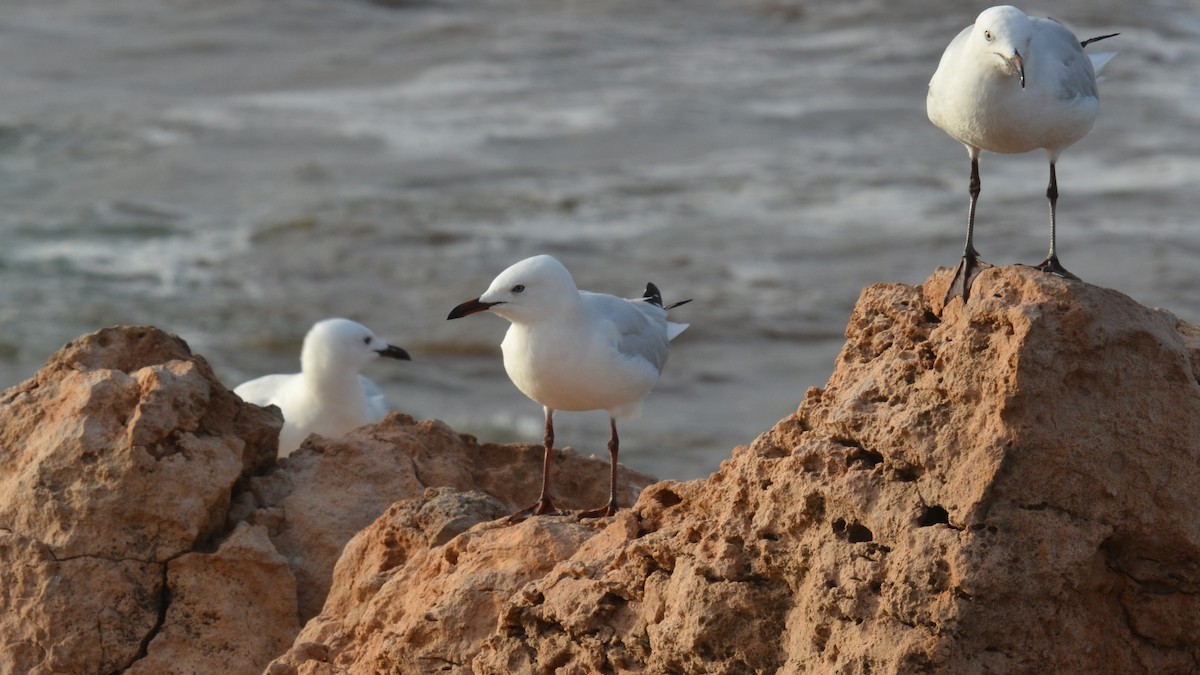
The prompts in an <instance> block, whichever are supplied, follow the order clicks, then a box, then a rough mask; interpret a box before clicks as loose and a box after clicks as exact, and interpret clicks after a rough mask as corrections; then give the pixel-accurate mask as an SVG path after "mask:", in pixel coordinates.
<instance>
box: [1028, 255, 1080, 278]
mask: <svg viewBox="0 0 1200 675" xmlns="http://www.w3.org/2000/svg"><path fill="white" fill-rule="evenodd" d="M1034 267H1035V268H1037V269H1039V270H1041V271H1043V272H1045V273H1047V274H1053V275H1055V276H1059V277H1062V278H1063V279H1074V280H1076V281H1079V277H1077V276H1075V275H1074V274H1071V273H1070V272H1068V271H1067V268H1065V267H1063V266H1062V263H1060V262H1058V256H1056V255H1052V256H1050V257H1049V258H1046V259H1045V260H1043V261H1042V262H1040V263H1038V264H1036V265H1034Z"/></svg>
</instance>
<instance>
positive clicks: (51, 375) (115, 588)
mask: <svg viewBox="0 0 1200 675" xmlns="http://www.w3.org/2000/svg"><path fill="white" fill-rule="evenodd" d="M281 424H282V420H281V419H280V417H279V415H278V412H277V411H272V410H269V409H263V408H259V407H257V406H252V405H248V404H246V403H244V402H242V401H241V399H239V398H238V397H237V396H235V395H234V394H233V393H232V392H230V391H228V390H227V389H226V388H225V387H224V386H223V385H222V384H221V383H220V382H219V381H218V380H217V379H216V377H215V376H214V375H213V372H212V370H211V368H210V367H209V366H208V364H207V363H206V362H205V361H204V359H203V358H201V357H198V356H194V355H192V354H191V352H190V350H189V349H188V347H187V345H186V344H185V343H184V342H183V341H182V340H180V339H179V338H177V337H175V336H172V335H169V334H167V333H164V332H163V331H161V330H158V329H156V328H151V327H119V328H110V329H105V330H102V331H99V332H97V333H95V334H92V335H88V336H84V337H82V338H80V339H78V340H76V341H74V342H72V343H71V344H68V345H67V346H66V347H64V348H63V349H62V350H60V351H59V352H57V353H56V354H54V355H53V356H52V357H51V358H50V360H49V362H48V363H47V364H46V366H45V367H44V368H43V369H42V370H41V371H39V372H38V373H37V374H36V375H35V376H34V378H32V379H31V380H29V381H27V382H24V383H22V384H21V385H18V386H17V387H14V388H12V389H9V390H7V391H5V392H4V393H3V395H0V673H77V672H78V673H82V672H96V671H100V672H116V671H123V670H128V671H129V672H136V673H156V674H157V673H212V672H220V673H227V674H233V675H236V674H239V673H257V672H260V671H261V670H262V668H263V667H264V666H265V665H267V663H268V662H269V661H270V660H271V659H272V658H274V657H275V656H278V655H279V654H280V653H282V652H283V651H284V650H285V649H287V647H289V646H290V645H291V644H292V641H293V638H294V637H295V636H296V633H297V631H299V629H300V623H301V621H302V620H303V619H307V618H308V617H310V616H312V615H313V614H316V613H317V611H318V610H319V609H320V608H321V605H322V604H323V603H324V601H325V596H326V594H327V593H328V590H329V586H330V578H331V576H332V574H333V567H334V563H335V562H336V561H337V558H338V556H339V555H340V554H341V551H342V548H343V546H344V545H345V544H346V542H347V541H348V540H350V539H351V537H353V536H354V535H355V533H357V532H358V531H359V530H360V529H362V528H363V527H365V526H367V525H369V524H371V523H372V522H373V521H375V520H376V518H378V517H379V516H380V514H382V513H384V512H385V511H387V510H388V508H389V507H390V506H391V505H392V504H393V502H396V501H399V500H405V499H412V498H418V499H420V498H422V496H423V495H424V494H425V493H426V488H427V487H429V486H443V485H444V486H452V487H458V488H460V489H462V490H472V489H482V490H485V491H487V494H486V495H485V494H482V493H473V495H474V496H473V497H469V498H462V500H460V499H459V498H458V497H457V496H456V498H455V499H452V500H451V501H450V502H446V500H445V499H437V498H434V495H436V494H437V493H436V492H435V493H430V497H429V498H428V500H427V501H429V502H430V505H428V506H426V507H424V508H422V509H419V510H418V511H417V512H414V513H413V514H411V517H407V516H406V517H405V519H404V520H403V522H404V523H406V524H408V525H412V526H414V527H415V528H416V529H415V530H413V533H410V534H409V535H400V534H397V535H396V536H398V537H400V538H403V537H404V536H408V537H409V539H411V544H410V545H411V546H412V547H414V548H415V547H416V546H417V545H418V543H419V545H420V546H421V547H428V546H433V545H440V544H443V543H445V542H447V541H448V540H450V539H451V538H452V537H453V536H454V535H456V534H458V533H460V532H462V531H464V530H466V529H467V528H468V527H470V526H471V525H473V524H475V523H477V522H480V521H482V520H489V519H495V518H497V517H499V516H500V515H503V514H504V513H507V512H509V511H512V510H515V509H516V508H518V507H519V506H520V505H523V503H524V502H525V501H526V500H532V499H533V498H534V497H535V496H536V494H535V493H536V489H537V484H538V482H539V479H540V461H541V449H540V448H537V447H535V446H495V445H482V446H481V445H479V444H478V443H477V442H476V441H475V439H474V438H471V437H470V436H463V435H460V434H457V433H455V432H453V431H452V430H450V429H449V428H448V427H446V426H445V425H444V424H441V423H440V422H417V421H416V420H413V419H412V418H410V417H405V416H402V415H393V416H391V417H390V418H389V419H388V420H386V421H385V422H384V423H383V424H381V425H378V426H375V427H366V428H364V429H361V430H359V431H358V432H356V433H354V434H351V435H349V436H346V437H344V438H340V439H323V438H319V437H313V438H311V439H309V441H308V442H307V443H306V444H305V445H304V446H303V448H302V449H301V450H300V451H298V452H296V453H294V454H293V455H292V456H291V457H289V458H288V459H287V460H286V461H284V462H282V463H279V464H276V463H275V454H276V452H275V451H276V445H277V439H278V434H279V428H280V426H281ZM556 461H557V467H556V471H557V475H556V477H555V478H556V485H557V486H559V487H560V488H561V489H562V490H563V491H564V492H563V494H564V496H565V497H566V498H564V499H563V503H564V505H567V506H575V507H582V506H592V505H594V504H596V503H600V502H601V501H603V500H604V498H605V497H606V490H607V482H606V480H605V478H606V477H607V462H606V461H603V460H599V459H595V458H582V457H580V456H579V455H577V454H576V453H574V452H572V451H565V452H562V453H560V454H558V455H557V457H556ZM621 476H622V481H623V482H622V487H621V490H622V499H623V500H625V503H629V502H631V501H632V500H633V499H634V498H635V497H636V494H637V491H638V490H640V489H641V487H642V486H644V485H646V484H648V483H650V482H651V481H652V479H651V478H650V477H649V476H644V475H641V474H637V473H635V472H629V471H624V470H623V471H622V473H621ZM455 494H456V495H457V493H455ZM464 500H465V501H464ZM497 500H499V501H497ZM417 532H419V533H421V534H420V536H417V534H415V533H417ZM388 555H389V556H394V552H390V553H388ZM360 563H361V564H362V565H364V566H365V567H364V569H366V568H369V567H371V566H372V565H384V566H385V567H386V559H385V560H384V561H382V562H381V561H379V560H377V559H376V557H375V556H374V554H372V553H371V552H370V551H367V552H364V554H363V556H362V557H361V558H360Z"/></svg>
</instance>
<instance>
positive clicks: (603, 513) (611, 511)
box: [575, 502, 617, 520]
mask: <svg viewBox="0 0 1200 675" xmlns="http://www.w3.org/2000/svg"><path fill="white" fill-rule="evenodd" d="M615 515H617V504H616V502H609V503H608V504H605V505H604V506H601V507H599V508H595V509H588V510H587V511H580V512H579V515H577V516H575V519H576V520H584V519H586V518H607V517H608V516H615Z"/></svg>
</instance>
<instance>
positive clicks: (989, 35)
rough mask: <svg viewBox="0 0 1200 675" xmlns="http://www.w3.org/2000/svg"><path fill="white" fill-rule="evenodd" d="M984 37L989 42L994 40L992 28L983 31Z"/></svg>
mask: <svg viewBox="0 0 1200 675" xmlns="http://www.w3.org/2000/svg"><path fill="white" fill-rule="evenodd" d="M983 39H984V40H987V41H988V42H991V41H992V31H990V30H985V31H983Z"/></svg>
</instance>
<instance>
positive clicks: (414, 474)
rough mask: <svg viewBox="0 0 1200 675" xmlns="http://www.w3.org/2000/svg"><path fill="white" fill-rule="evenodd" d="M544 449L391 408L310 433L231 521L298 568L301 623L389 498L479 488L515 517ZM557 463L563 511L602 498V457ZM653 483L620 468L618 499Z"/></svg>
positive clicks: (536, 480)
mask: <svg viewBox="0 0 1200 675" xmlns="http://www.w3.org/2000/svg"><path fill="white" fill-rule="evenodd" d="M542 455H543V451H542V448H541V447H539V446H533V445H491V444H484V445H480V444H479V443H478V442H477V441H476V440H475V438H474V437H472V436H468V435H464V434H459V433H457V432H455V431H454V430H453V429H451V428H450V427H448V426H446V425H445V424H444V423H442V422H440V421H437V420H426V421H417V420H415V419H413V418H412V417H409V416H408V415H403V414H400V413H392V414H390V415H389V416H388V417H387V418H386V419H385V420H384V421H383V422H381V423H379V424H378V425H372V426H367V427H363V428H361V429H358V430H356V431H354V432H351V433H350V434H347V435H346V436H343V437H342V438H339V439H326V438H320V437H310V439H309V440H308V441H307V442H305V443H304V444H302V445H301V446H300V449H299V450H297V451H296V452H294V453H292V454H291V455H290V456H289V457H288V458H287V459H285V460H283V461H281V462H280V463H279V467H278V469H277V470H276V471H274V472H272V473H270V474H268V475H265V476H260V477H256V478H254V479H253V480H252V481H251V485H250V487H249V489H248V490H247V491H246V492H245V493H243V495H242V497H241V499H240V501H239V503H238V504H237V505H236V506H235V508H234V510H233V512H232V513H231V520H234V521H236V520H241V519H245V520H248V522H252V523H259V524H263V525H265V526H266V527H267V528H268V529H269V531H270V533H271V540H272V541H273V542H274V543H275V546H276V547H277V548H278V550H279V551H280V552H281V553H283V554H284V555H285V556H287V557H288V560H289V563H290V564H291V566H292V569H293V571H294V572H295V574H296V581H297V585H298V587H299V593H300V616H301V620H302V621H307V620H308V619H309V618H311V617H313V616H315V615H316V614H317V613H318V612H319V611H320V610H321V605H322V604H323V603H324V602H325V596H326V595H327V594H328V593H329V587H330V580H331V578H332V576H333V568H334V564H335V563H336V562H337V559H338V556H339V555H341V553H342V547H343V546H345V544H346V542H347V541H349V540H350V538H351V537H353V536H354V535H355V534H356V533H357V532H358V531H359V530H361V529H363V528H364V527H366V526H368V525H370V524H371V523H372V522H373V521H374V520H375V519H376V518H378V517H379V515H380V514H382V513H383V512H384V511H385V510H387V508H388V507H389V506H391V505H392V504H393V503H394V502H397V501H400V500H403V499H411V498H415V497H420V496H421V495H422V494H423V493H424V492H425V489H426V488H427V487H450V488H455V489H457V490H462V491H469V490H478V491H482V492H485V493H487V494H489V495H491V496H493V497H494V498H496V499H498V500H500V502H501V503H503V504H504V508H503V509H502V510H507V512H510V513H511V512H512V511H516V510H517V509H519V508H521V507H523V506H525V505H526V504H527V503H530V502H533V501H534V500H536V499H537V492H538V490H539V488H540V485H541V475H542V472H541V462H542ZM556 460H557V461H556V465H555V467H554V485H555V488H556V489H557V490H558V493H557V494H560V495H562V506H563V508H575V509H581V508H586V507H589V506H595V505H596V504H599V503H602V502H604V501H605V500H606V499H607V494H608V480H607V476H608V462H607V458H606V459H603V460H601V459H597V458H592V457H582V456H580V455H579V454H578V453H576V452H575V451H573V450H570V449H566V450H563V451H561V452H558V453H556ZM653 480H654V479H653V478H651V477H650V476H647V475H645V474H641V473H638V472H635V471H630V470H629V469H626V468H624V467H621V468H620V470H619V490H618V494H619V497H620V499H621V500H622V503H624V504H630V503H632V502H633V500H634V498H635V497H636V495H637V493H638V492H639V491H640V490H641V489H642V487H643V486H645V485H648V484H650V483H651V482H653ZM499 515H500V514H499V513H497V514H495V515H493V516H492V517H493V518H495V517H499Z"/></svg>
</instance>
